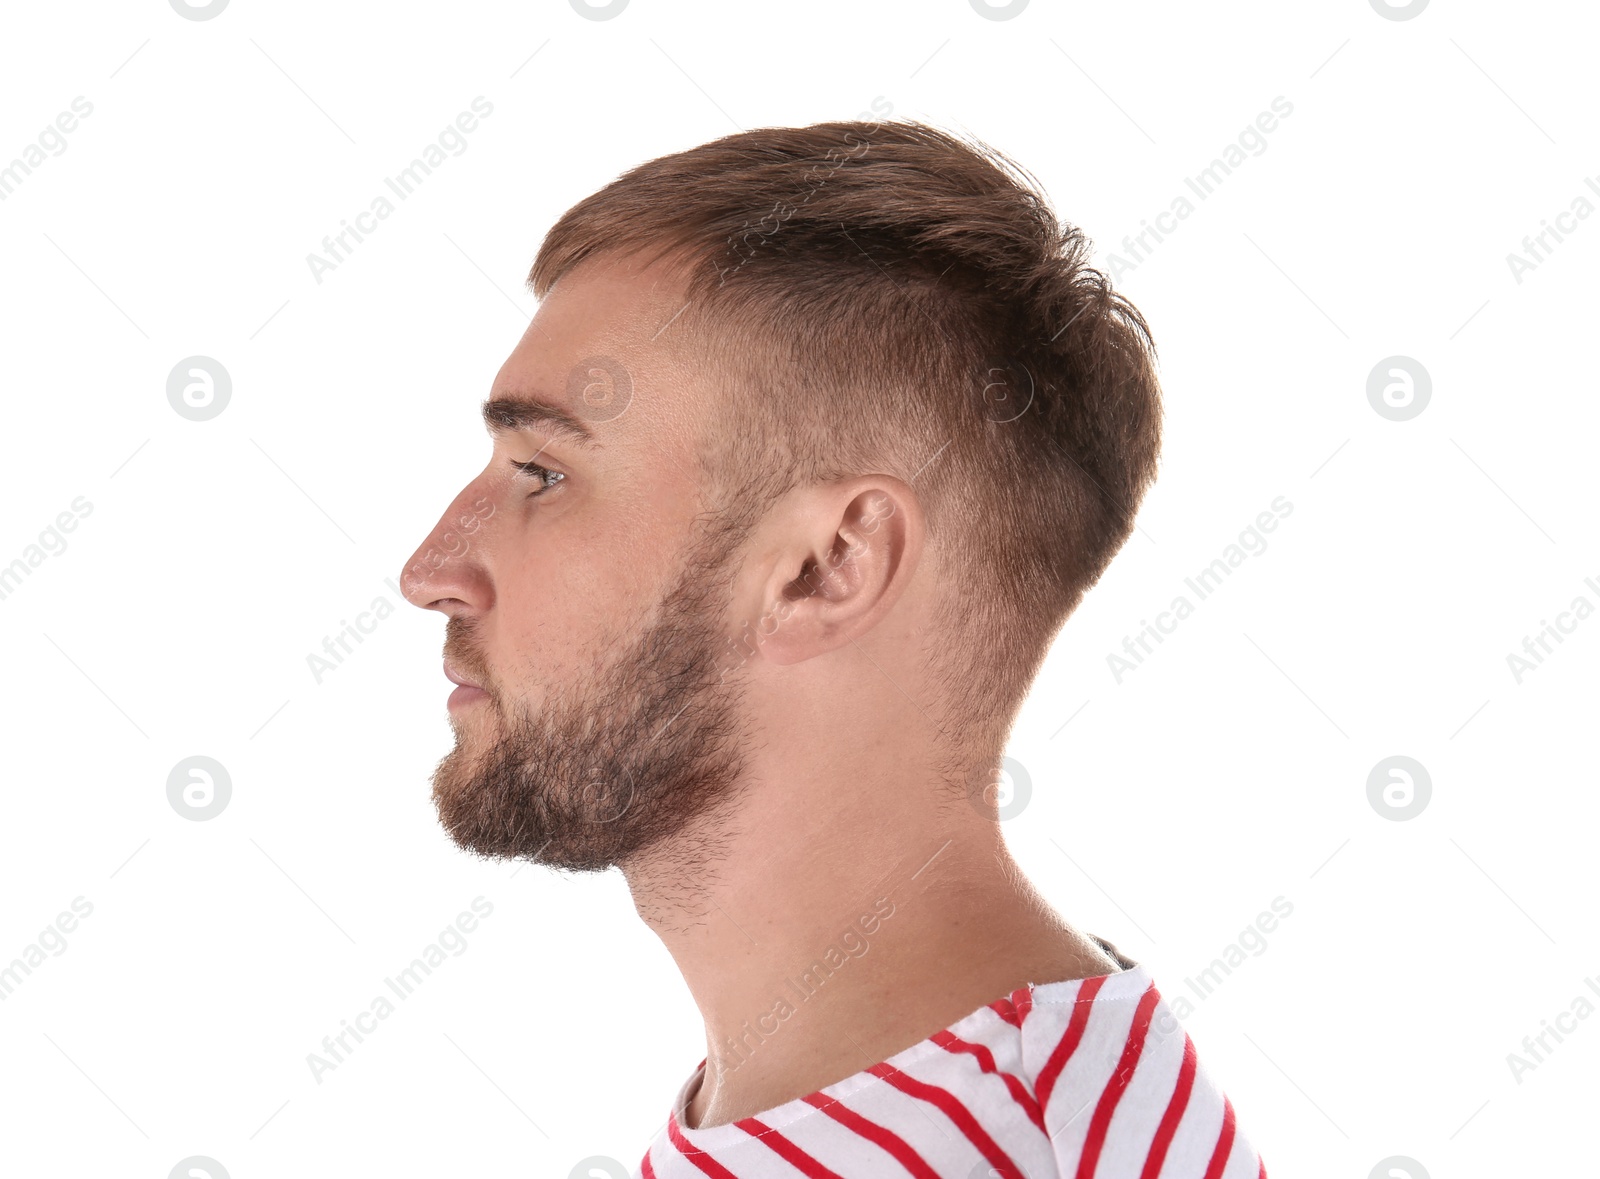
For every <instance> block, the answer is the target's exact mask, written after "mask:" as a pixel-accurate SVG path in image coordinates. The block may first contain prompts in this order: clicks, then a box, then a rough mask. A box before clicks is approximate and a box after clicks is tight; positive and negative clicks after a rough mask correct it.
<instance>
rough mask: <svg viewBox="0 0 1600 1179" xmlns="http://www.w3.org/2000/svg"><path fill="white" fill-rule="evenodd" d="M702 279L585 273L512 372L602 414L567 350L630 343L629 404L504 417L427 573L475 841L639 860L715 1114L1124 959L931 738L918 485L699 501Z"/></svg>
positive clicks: (631, 869)
mask: <svg viewBox="0 0 1600 1179" xmlns="http://www.w3.org/2000/svg"><path fill="white" fill-rule="evenodd" d="M683 305H684V298H683V296H682V294H681V289H680V285H679V283H678V282H677V281H676V280H675V279H674V278H673V277H672V275H671V273H670V272H669V271H667V270H664V269H662V268H660V267H641V266H639V265H637V264H635V263H632V262H629V261H626V260H618V259H613V258H609V257H606V256H600V257H598V258H592V259H590V260H588V261H586V262H584V263H583V264H581V265H580V266H579V267H577V268H575V269H574V270H573V271H571V272H569V273H568V274H567V275H566V276H564V277H563V278H562V279H561V281H560V282H558V283H557V284H556V286H555V287H554V288H553V289H552V290H551V291H550V293H549V294H548V295H547V297H546V298H545V299H544V301H543V302H542V303H541V305H540V308H539V311H538V314H537V315H536V316H535V317H534V319H533V320H532V322H531V323H530V324H529V326H528V329H527V331H526V332H525V333H524V335H523V336H522V338H521V340H520V341H519V342H518V344H517V346H516V348H515V349H514V350H513V352H512V353H511V355H510V357H509V358H508V359H507V360H506V362H505V364H504V365H503V366H502V367H501V369H500V371H499V373H498V374H497V375H496V377H495V380H494V383H493V386H492V388H491V396H492V397H503V396H504V397H517V396H524V395H526V394H527V393H528V392H529V391H532V390H538V391H540V395H541V396H542V397H543V398H544V399H546V400H548V401H551V402H553V403H555V404H558V405H560V406H562V407H564V408H566V409H569V410H571V411H573V412H575V413H576V414H577V415H578V416H580V417H581V416H583V415H584V414H585V413H586V412H590V411H587V410H586V409H585V405H584V404H583V402H582V399H581V398H578V397H574V395H573V393H572V390H571V389H570V388H569V384H568V376H569V374H570V373H571V372H572V371H573V369H574V367H575V366H576V365H578V363H579V362H580V361H581V360H583V359H584V358H588V357H594V356H604V357H609V358H613V359H614V360H615V361H617V362H619V363H620V364H621V365H622V366H623V368H625V369H626V370H627V372H628V373H629V374H630V376H631V380H632V394H631V399H629V400H628V401H627V403H626V409H625V410H624V411H623V412H622V413H621V414H620V415H618V416H614V417H611V418H610V419H609V420H589V425H590V427H591V429H592V430H593V432H594V434H595V437H596V440H597V441H598V442H599V443H600V445H599V446H598V447H597V448H594V449H592V450H590V449H584V448H582V447H579V446H577V445H575V444H573V443H571V442H569V441H567V440H565V439H563V438H560V437H558V436H557V435H555V434H554V433H553V432H551V431H549V430H548V429H546V428H544V427H540V426H534V427H531V428H527V429H522V430H517V431H511V432H506V433H504V434H502V435H500V436H498V437H496V438H495V439H494V447H493V454H492V457H491V459H490V461H489V463H488V465H487V466H486V467H485V469H484V471H483V472H482V473H480V474H479V475H478V476H477V477H476V478H474V479H473V480H472V481H471V482H470V483H468V484H467V486H466V487H465V488H463V489H462V491H461V493H460V494H459V495H458V496H457V497H456V499H455V501H454V502H453V503H452V504H451V505H450V507H449V508H448V509H447V510H446V512H445V513H444V516H443V517H442V518H441V520H440V522H439V524H438V525H437V526H436V527H435V529H434V531H433V532H432V533H430V535H429V536H428V537H427V538H426V539H425V540H424V541H423V543H422V544H421V545H420V546H419V547H418V550H417V553H416V554H414V555H413V558H412V560H411V561H410V562H408V565H407V569H406V572H405V573H404V574H403V575H402V581H401V585H402V589H403V590H404V592H405V595H406V597H407V599H408V600H409V601H411V602H412V603H413V604H414V605H417V606H419V607H423V608H426V609H431V610H437V611H439V612H440V613H442V614H444V615H445V616H446V617H447V618H448V620H449V621H448V622H447V624H446V644H445V653H446V659H447V662H448V663H449V664H451V665H452V667H453V668H454V669H455V670H456V671H457V673H458V675H461V674H464V675H465V678H468V679H471V680H472V681H473V682H475V683H477V684H479V685H481V687H482V689H483V690H482V691H481V692H479V693H476V694H475V695H473V696H472V698H471V699H468V700H465V701H462V702H460V703H456V704H452V707H451V724H452V727H453V729H454V732H455V736H456V746H455V748H454V749H453V750H452V752H451V753H450V755H449V756H447V757H446V758H445V759H444V761H442V762H441V763H440V766H439V769H438V771H436V773H435V777H434V798H435V802H436V804H438V806H439V808H440V814H441V819H442V820H443V821H444V823H445V825H446V827H447V829H448V830H449V831H450V833H451V835H452V837H453V838H454V839H455V840H456V841H457V842H458V843H459V844H461V846H463V847H465V848H467V849H469V850H473V851H475V852H477V853H479V854H483V855H492V856H506V857H514V858H522V859H528V860H533V861H535V862H540V863H548V864H553V865H555V866H558V867H568V868H576V869H579V870H602V869H604V868H606V867H610V866H616V867H618V868H620V870H621V871H622V873H623V875H624V877H625V879H626V880H627V883H628V886H629V889H630V891H631V893H632V896H633V900H634V905H635V908H636V910H637V912H638V914H639V916H640V918H641V919H643V920H644V921H645V922H646V923H647V924H648V925H649V926H650V927H651V928H652V929H653V930H654V931H655V932H656V933H657V934H658V935H659V936H660V937H661V939H662V942H663V943H664V944H665V946H666V948H667V950H668V951H669V952H670V953H671V954H672V956H673V959H674V960H675V961H676V963H677V965H678V968H679V970H680V971H681V972H682V974H683V977H684V980H685V982H686V983H687V985H688V987H689V990H690V992H691V994H692V995H693V997H694V1000H695V1003H696V1004H697V1006H698V1007H699V1009H700V1012H701V1016H702V1018H703V1019H704V1022H705V1027H706V1044H707V1049H706V1052H707V1061H706V1069H705V1075H704V1078H703V1080H702V1082H701V1084H700V1085H699V1086H698V1088H697V1089H696V1090H695V1092H694V1094H693V1095H692V1098H691V1100H690V1101H689V1104H688V1107H687V1109H686V1111H685V1113H684V1122H685V1124H686V1125H688V1126H690V1127H708V1126H717V1125H723V1124H725V1123H728V1122H732V1121H736V1120H738V1119H740V1118H743V1117H747V1116H752V1115H755V1114H758V1113H761V1112H762V1111H764V1110H767V1109H770V1108H772V1107H773V1106H775V1105H779V1104H781V1103H783V1102H785V1101H788V1100H791V1099H793V1098H796V1097H800V1096H803V1095H805V1094H808V1093H811V1092H813V1091H815V1090H817V1089H820V1088H822V1087H824V1086H826V1085H829V1084H832V1083H833V1082H835V1081H839V1080H842V1079H843V1078H845V1077H847V1076H849V1075H851V1074H853V1073H856V1072H858V1071H860V1070H862V1069H864V1068H866V1067H868V1066H870V1065H872V1064H874V1063H877V1062H878V1061H881V1060H883V1059H885V1058H887V1057H889V1056H892V1055H893V1054H894V1053H896V1052H898V1051H900V1050H901V1049H904V1048H906V1047H909V1046H910V1045H912V1044H914V1043H916V1042H917V1041H919V1040H922V1039H924V1038H926V1037H927V1036H929V1035H931V1034H932V1033H933V1032H935V1031H938V1030H940V1029H941V1028H944V1027H947V1026H949V1025H950V1024H952V1023H954V1022H955V1021H956V1020H958V1019H960V1018H962V1017H963V1016H965V1015H968V1014H970V1013H971V1012H973V1011H975V1010H977V1009H978V1008H979V1007H981V1006H983V1005H984V1004H986V1003H989V1002H991V1001H993V1000H995V999H997V998H999V997H1001V996H1003V995H1005V994H1007V993H1009V992H1010V991H1012V990H1014V989H1015V988H1017V987H1021V986H1025V985H1027V984H1028V983H1045V982H1053V981H1058V980H1064V979H1074V978H1085V977H1091V976H1095V975H1102V974H1110V973H1114V972H1115V971H1116V969H1117V966H1116V964H1115V963H1114V962H1113V961H1112V960H1111V959H1110V958H1109V957H1108V956H1107V955H1106V954H1105V953H1104V952H1103V951H1101V950H1100V949H1099V947H1098V946H1096V945H1095V944H1094V943H1093V942H1092V941H1090V940H1089V939H1087V938H1086V937H1084V936H1083V935H1081V934H1080V933H1078V932H1077V931H1075V930H1074V929H1073V928H1072V927H1071V926H1069V925H1068V924H1067V922H1066V921H1064V920H1063V919H1062V918H1061V917H1060V916H1059V915H1058V914H1056V913H1055V912H1054V911H1053V910H1052V909H1051V907H1050V906H1049V905H1048V904H1047V903H1046V902H1045V901H1044V899H1043V898H1042V897H1041V896H1040V895H1039V894H1038V892H1037V891H1036V890H1035V889H1034V888H1033V887H1032V885H1031V884H1030V883H1029V882H1028V881H1027V880H1026V879H1025V878H1024V877H1023V875H1022V873H1021V872H1020V870H1019V869H1018V868H1017V865H1016V864H1015V862H1014V861H1013V859H1012V858H1011V856H1010V854H1009V852H1008V851H1007V849H1006V847H1005V844H1004V842H1003V840H1002V838H1001V834H1000V826H999V824H998V823H997V822H996V821H995V820H994V815H993V810H992V805H985V803H984V801H983V796H981V795H977V794H974V795H973V796H971V797H968V796H963V795H961V794H960V793H953V792H952V789H951V787H950V786H949V784H948V782H947V781H946V780H945V778H944V777H943V776H942V775H941V773H940V772H939V770H938V768H937V763H936V760H935V758H936V754H937V753H938V752H939V750H938V749H936V747H935V741H936V740H938V739H939V737H938V734H937V733H936V732H935V730H934V728H933V726H932V723H931V721H930V720H929V719H928V718H929V715H930V714H931V713H933V712H934V711H936V703H937V701H938V699H939V695H940V692H941V687H940V685H939V684H938V683H937V682H934V681H933V680H932V679H931V677H929V676H928V675H926V674H925V672H924V668H923V658H922V655H921V644H922V642H924V641H926V640H927V639H928V638H929V631H930V621H929V620H930V619H931V617H932V616H933V607H934V603H935V594H936V593H937V592H938V591H939V590H940V588H941V587H944V586H946V585H947V583H948V581H949V579H950V578H952V577H958V576H961V575H962V574H961V571H959V570H950V569H941V568H940V565H939V561H938V558H937V554H936V553H935V552H934V551H933V550H932V549H930V548H928V547H925V545H924V539H925V536H926V532H927V526H926V520H925V517H924V515H923V511H922V508H921V505H920V503H919V502H918V498H917V495H916V492H915V490H914V489H913V488H912V487H911V486H910V485H908V484H907V483H905V482H903V481H902V480H900V479H898V478H896V477H895V476H893V475H890V474H886V473H879V472H863V473H861V474H860V475H858V476H855V477H853V478H850V479H846V480H843V481H840V482H837V483H831V484H826V485H819V486H805V487H798V488H795V489H793V490H792V491H791V492H790V493H789V494H788V495H786V496H785V497H783V498H782V499H780V500H779V501H778V502H777V503H776V504H774V505H773V506H772V507H771V508H770V509H769V510H768V511H767V512H766V513H765V514H764V515H762V516H761V517H760V518H759V519H757V520H756V521H755V522H754V525H753V527H752V528H751V529H750V530H749V531H748V533H746V534H744V535H737V536H732V537H727V536H721V537H719V536H717V535H716V534H715V533H714V532H713V533H710V534H707V533H706V532H704V531H703V528H702V527H701V526H703V525H704V524H705V523H706V522H707V521H710V522H711V524H712V525H713V527H714V526H715V524H716V522H717V521H719V520H722V519H725V518H726V517H727V516H728V513H727V512H726V511H724V509H725V507H726V505H725V504H719V503H716V502H713V500H712V498H711V496H710V493H709V491H708V483H707V481H706V480H705V478H704V476H703V473H702V472H701V471H700V469H699V460H698V459H697V457H696V450H695V437H696V434H695V432H696V430H698V429H700V428H702V425H703V424H704V423H715V421H716V420H717V403H716V397H715V391H714V390H713V389H712V388H711V386H710V384H709V382H707V381H705V380H704V379H703V378H699V377H697V369H696V366H695V364H694V357H693V355H692V354H691V353H690V352H689V351H688V350H687V347H686V346H685V345H683V344H681V343H679V342H678V341H677V338H676V337H674V336H673V335H672V331H671V328H670V326H669V327H667V328H666V329H665V330H664V331H663V325H665V324H668V322H669V321H670V320H671V319H672V318H673V316H674V314H675V313H676V312H677V311H678V310H679V309H680V308H682V306H683ZM617 404H618V402H615V401H614V402H611V403H610V404H609V406H608V407H607V408H606V409H605V410H604V411H603V412H600V413H598V414H595V413H593V412H590V418H591V419H598V418H599V417H605V416H606V415H607V414H609V413H611V412H612V411H614V409H615V407H616V405H617ZM536 457H537V461H538V462H540V463H541V464H545V465H546V466H547V467H548V468H549V469H551V470H553V471H558V472H560V473H561V475H562V476H564V477H563V478H562V479H561V480H560V481H559V482H557V483H556V484H555V485H554V488H553V489H551V490H546V491H544V492H542V493H541V494H539V495H537V496H535V497H534V498H532V499H529V498H527V497H528V495H529V493H530V492H532V491H535V490H537V489H538V487H540V486H541V484H540V483H539V482H537V481H536V480H535V479H533V478H532V477H530V476H527V475H522V474H514V473H512V472H511V469H510V467H509V461H511V460H515V461H518V462H525V461H528V460H532V459H535V458H536ZM485 505H487V507H486V506H485ZM467 518H477V519H478V521H479V522H478V524H477V526H476V527H475V529H474V530H473V531H472V533H471V535H470V538H469V540H468V543H466V544H465V546H463V544H462V542H461V540H460V532H461V527H460V523H459V522H460V521H461V520H463V519H467ZM697 522H698V524H697ZM452 532H454V533H455V536H454V537H452V535H451V534H452ZM440 553H449V554H452V555H450V556H448V557H446V558H445V559H443V560H440V559H439V558H438V554H440ZM430 554H432V556H430ZM978 592H982V591H981V589H980V590H979V591H978ZM752 636H760V637H759V639H757V640H755V641H752ZM932 637H933V638H934V639H935V640H936V639H937V636H932ZM641 714H642V716H643V718H644V720H643V721H642V722H641V721H640V719H639V717H640V715H641ZM974 772H975V774H976V775H979V776H980V777H981V773H982V761H981V759H975V760H974ZM975 800H976V801H975ZM991 804H992V800H991ZM875 905H876V907H877V913H878V914H879V916H878V920H877V923H876V924H875V926H874V925H873V923H872V915H873V911H874V907H875ZM889 905H892V912H891V913H890V915H889V916H887V917H883V916H881V914H882V913H883V912H884V911H885V909H886V908H887V906H889ZM863 918H865V919H866V920H867V925H865V926H864V925H862V924H861V920H862V919H863ZM852 926H854V927H855V928H856V930H857V932H858V934H859V937H860V941H854V940H852V941H851V943H850V944H849V946H847V947H846V948H847V949H849V948H850V947H854V953H858V954H859V955H860V956H859V957H856V956H851V957H849V958H848V959H847V960H846V961H845V963H844V965H842V966H840V967H838V969H837V972H836V973H833V974H832V976H831V977H829V978H828V979H827V981H826V983H825V984H824V985H823V986H821V987H820V988H818V989H817V990H816V993H815V994H813V995H812V996H811V997H810V998H808V999H804V1000H801V999H799V998H798V996H797V995H796V994H795V992H794V991H793V990H792V989H791V988H790V987H789V985H788V981H787V980H789V979H792V978H796V977H798V976H799V975H801V974H802V972H805V971H807V970H809V969H811V968H812V967H813V964H814V963H817V962H819V961H822V960H823V956H824V954H825V952H826V951H827V950H828V948H829V947H830V946H835V945H840V944H841V935H842V934H843V933H844V931H845V930H847V929H849V928H851V927H852ZM868 927H871V932H866V930H867V928H868ZM862 943H865V944H866V945H867V946H868V947H869V948H868V949H866V950H865V951H862V950H861V948H860V947H861V944H862ZM780 997H784V998H787V1000H788V1002H789V1004H790V1005H791V1010H790V1013H789V1014H787V1016H786V1017H784V1018H782V1019H781V1020H778V1019H774V1018H772V1016H771V1013H772V1012H773V1010H774V1007H775V1004H776V1002H777V1000H778V999H779V998H780ZM758 1020H763V1025H762V1026H764V1027H765V1028H767V1029H771V1030H770V1031H769V1032H768V1033H767V1034H764V1035H761V1036H760V1037H759V1042H758V1038H757V1037H750V1036H746V1038H745V1039H744V1047H743V1049H742V1050H741V1051H737V1052H736V1051H735V1050H734V1048H733V1047H732V1044H733V1043H734V1042H735V1041H736V1040H737V1039H738V1038H739V1037H740V1036H741V1035H745V1034H746V1028H745V1026H744V1025H747V1024H748V1025H750V1026H752V1027H754V1026H757V1021H758Z"/></svg>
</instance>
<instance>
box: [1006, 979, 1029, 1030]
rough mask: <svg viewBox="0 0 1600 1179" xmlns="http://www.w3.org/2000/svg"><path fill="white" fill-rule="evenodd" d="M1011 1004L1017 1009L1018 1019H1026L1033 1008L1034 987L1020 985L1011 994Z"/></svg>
mask: <svg viewBox="0 0 1600 1179" xmlns="http://www.w3.org/2000/svg"><path fill="white" fill-rule="evenodd" d="M1011 1005H1012V1006H1013V1007H1015V1008H1016V1009H1017V1019H1018V1020H1019V1021H1023V1020H1026V1019H1027V1018H1028V1012H1030V1011H1032V1010H1033V988H1032V987H1018V988H1017V989H1016V990H1015V991H1013V992H1012V994H1011ZM1019 1026H1020V1024H1019Z"/></svg>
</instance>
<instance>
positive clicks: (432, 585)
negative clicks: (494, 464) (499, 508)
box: [400, 480, 495, 618]
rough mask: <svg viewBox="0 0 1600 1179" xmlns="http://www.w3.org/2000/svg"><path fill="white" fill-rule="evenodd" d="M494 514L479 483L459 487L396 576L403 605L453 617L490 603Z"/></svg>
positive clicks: (491, 600) (492, 501) (478, 611)
mask: <svg viewBox="0 0 1600 1179" xmlns="http://www.w3.org/2000/svg"><path fill="white" fill-rule="evenodd" d="M494 511H495V507H494V500H493V498H492V497H490V496H489V495H488V494H487V493H486V489H485V488H484V486H483V484H482V483H481V482H480V481H477V480H474V481H473V482H472V483H469V484H467V486H466V487H464V488H462V490H461V493H460V494H459V495H457V496H456V498H455V499H454V500H453V501H452V502H451V504H450V506H449V507H448V508H447V509H445V513H444V515H443V516H440V517H439V522H438V523H437V524H435V525H434V526H433V531H431V532H429V533H428V536H427V539H425V540H424V541H423V542H422V544H421V545H419V546H418V548H417V551H416V552H414V553H412V554H411V559H410V560H409V561H407V562H406V567H405V569H403V570H402V571H401V573H400V592H401V594H403V595H404V596H405V599H406V601H408V602H410V603H411V604H412V605H413V606H417V607H419V608H421V609H423V610H438V611H439V612H440V613H442V614H445V615H448V616H449V617H451V618H454V617H456V616H457V615H460V614H468V613H481V612H482V611H485V610H487V609H488V608H489V607H490V606H491V605H493V600H494V588H493V583H492V581H491V580H490V578H489V576H488V573H487V566H486V563H485V558H486V557H487V555H488V553H487V543H486V542H487V540H488V535H489V521H490V519H491V518H492V517H493V515H494Z"/></svg>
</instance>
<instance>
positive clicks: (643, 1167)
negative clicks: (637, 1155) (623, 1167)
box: [639, 1150, 656, 1179]
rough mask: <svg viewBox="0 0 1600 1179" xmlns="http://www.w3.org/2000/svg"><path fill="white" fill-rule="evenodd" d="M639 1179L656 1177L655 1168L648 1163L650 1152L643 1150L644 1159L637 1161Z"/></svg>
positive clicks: (654, 1178) (653, 1178)
mask: <svg viewBox="0 0 1600 1179" xmlns="http://www.w3.org/2000/svg"><path fill="white" fill-rule="evenodd" d="M639 1175H640V1179H656V1169H655V1168H654V1167H652V1166H651V1165H650V1152H649V1151H648V1150H647V1151H645V1152H644V1159H643V1160H642V1161H641V1162H640V1163H639Z"/></svg>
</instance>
